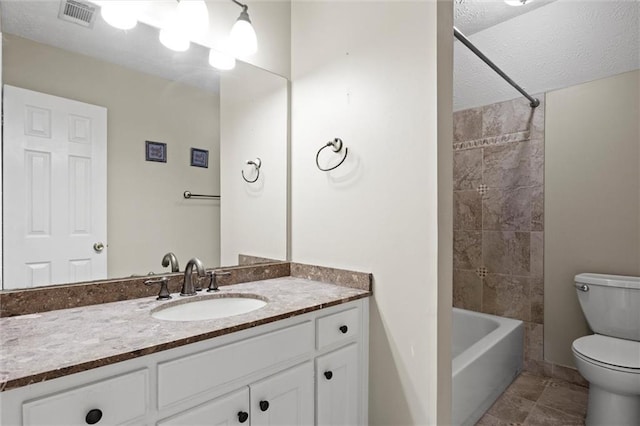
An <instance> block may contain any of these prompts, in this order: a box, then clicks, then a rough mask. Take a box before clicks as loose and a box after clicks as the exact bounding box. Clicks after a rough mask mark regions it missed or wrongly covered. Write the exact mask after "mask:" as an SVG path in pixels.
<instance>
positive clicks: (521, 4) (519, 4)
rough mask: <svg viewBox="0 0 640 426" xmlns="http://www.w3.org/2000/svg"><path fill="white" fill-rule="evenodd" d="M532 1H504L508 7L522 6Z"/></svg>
mask: <svg viewBox="0 0 640 426" xmlns="http://www.w3.org/2000/svg"><path fill="white" fill-rule="evenodd" d="M532 1H533V0H504V2H505V3H506V4H508V5H509V6H524V5H525V4H527V3H531V2H532Z"/></svg>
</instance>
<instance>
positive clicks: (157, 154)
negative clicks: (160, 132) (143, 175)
mask: <svg viewBox="0 0 640 426" xmlns="http://www.w3.org/2000/svg"><path fill="white" fill-rule="evenodd" d="M145 148H146V149H145V160H147V161H157V162H160V163H166V162H167V144H166V143H162V142H152V141H146V142H145Z"/></svg>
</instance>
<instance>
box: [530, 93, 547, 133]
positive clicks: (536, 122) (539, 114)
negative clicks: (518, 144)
mask: <svg viewBox="0 0 640 426" xmlns="http://www.w3.org/2000/svg"><path fill="white" fill-rule="evenodd" d="M534 98H538V100H539V101H540V105H539V106H538V107H537V108H535V109H534V110H533V113H532V115H533V118H532V119H531V139H544V127H545V104H546V99H545V94H544V93H539V94H537V95H534Z"/></svg>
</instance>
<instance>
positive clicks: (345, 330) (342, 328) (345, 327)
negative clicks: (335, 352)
mask: <svg viewBox="0 0 640 426" xmlns="http://www.w3.org/2000/svg"><path fill="white" fill-rule="evenodd" d="M340 331H341V332H342V334H347V331H349V327H347V326H346V325H341V326H340Z"/></svg>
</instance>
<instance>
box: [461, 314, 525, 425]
mask: <svg viewBox="0 0 640 426" xmlns="http://www.w3.org/2000/svg"><path fill="white" fill-rule="evenodd" d="M523 338H524V326H523V324H522V321H518V320H513V319H509V318H502V317H497V316H494V315H487V314H481V313H478V312H471V311H466V310H464V309H458V308H453V339H452V352H453V365H452V372H453V383H452V385H453V402H452V422H453V424H454V425H465V426H466V425H474V424H475V423H476V422H477V421H478V420H479V419H480V418H481V417H482V415H483V414H484V413H485V412H486V411H487V410H488V409H489V407H491V405H492V404H493V403H494V402H495V400H496V399H497V398H498V396H500V394H501V393H502V392H504V390H505V389H506V388H507V386H509V384H510V383H511V382H512V381H513V379H514V378H515V377H516V376H517V375H518V374H519V373H520V371H521V370H522V355H523V354H522V350H523V349H522V347H523Z"/></svg>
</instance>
